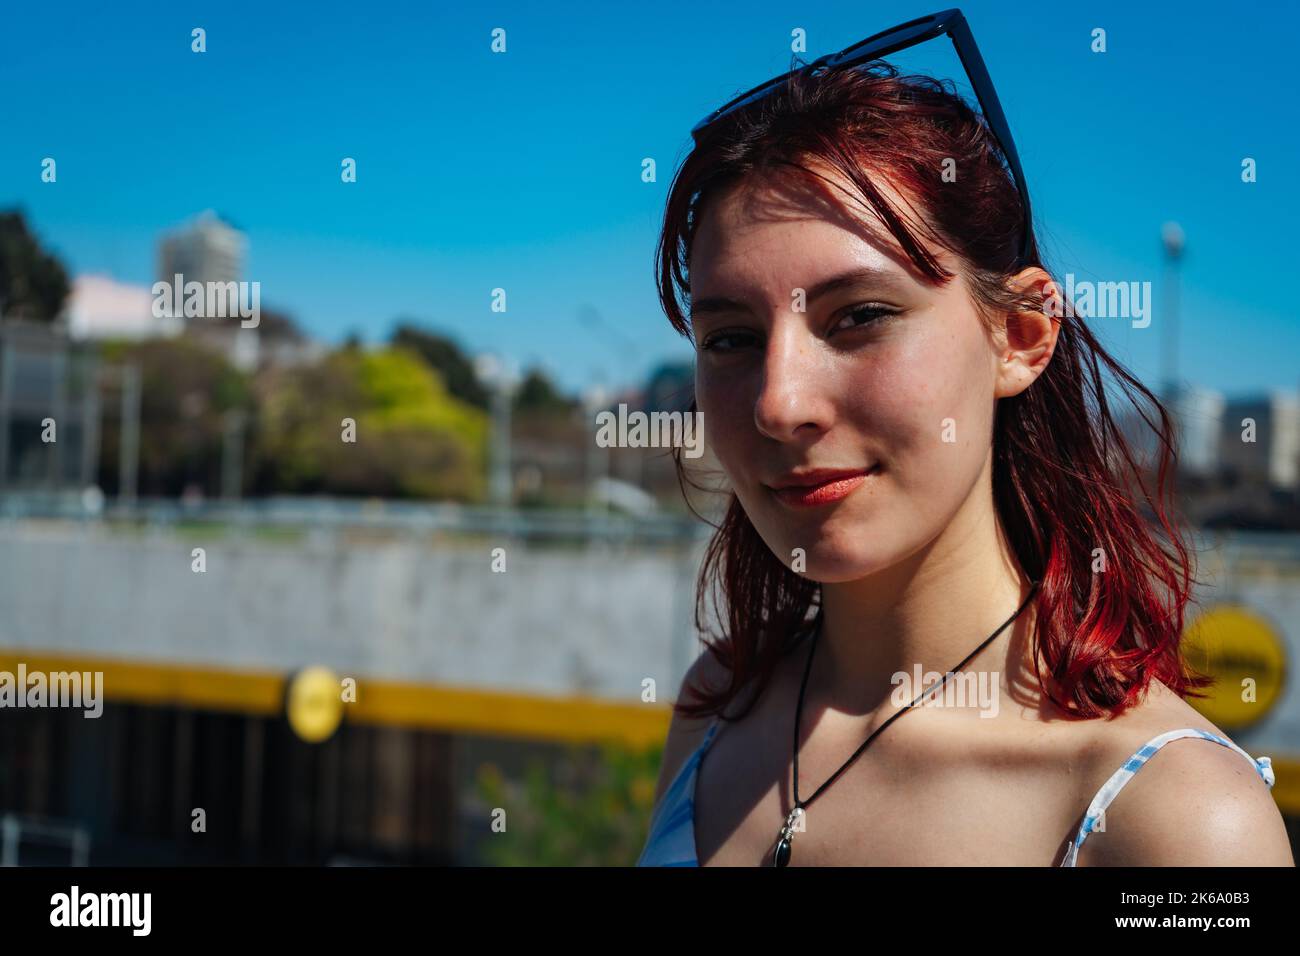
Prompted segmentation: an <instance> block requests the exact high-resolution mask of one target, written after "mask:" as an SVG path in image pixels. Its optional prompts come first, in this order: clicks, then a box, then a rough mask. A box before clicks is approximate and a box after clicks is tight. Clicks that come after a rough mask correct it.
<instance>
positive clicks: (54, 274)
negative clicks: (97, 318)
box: [0, 211, 69, 322]
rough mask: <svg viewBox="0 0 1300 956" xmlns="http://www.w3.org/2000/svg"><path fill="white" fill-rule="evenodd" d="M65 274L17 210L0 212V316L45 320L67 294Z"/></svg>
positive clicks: (55, 314) (52, 313) (54, 315)
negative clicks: (42, 246)
mask: <svg viewBox="0 0 1300 956" xmlns="http://www.w3.org/2000/svg"><path fill="white" fill-rule="evenodd" d="M68 290H69V284H68V274H67V272H66V271H65V270H64V268H63V265H62V264H61V263H60V262H59V260H58V259H56V258H55V257H54V256H53V255H51V254H50V253H48V252H46V251H45V250H44V249H42V248H41V244H40V242H39V241H38V240H37V239H36V237H35V236H34V235H32V233H31V232H30V231H29V230H28V228H27V220H26V219H25V218H24V217H23V214H22V213H21V212H18V211H13V212H0V317H3V318H10V319H14V318H20V319H34V320H38V321H43V322H48V321H50V320H52V319H53V318H55V317H56V316H57V315H58V314H59V312H60V310H62V308H63V302H64V300H65V299H67V297H68Z"/></svg>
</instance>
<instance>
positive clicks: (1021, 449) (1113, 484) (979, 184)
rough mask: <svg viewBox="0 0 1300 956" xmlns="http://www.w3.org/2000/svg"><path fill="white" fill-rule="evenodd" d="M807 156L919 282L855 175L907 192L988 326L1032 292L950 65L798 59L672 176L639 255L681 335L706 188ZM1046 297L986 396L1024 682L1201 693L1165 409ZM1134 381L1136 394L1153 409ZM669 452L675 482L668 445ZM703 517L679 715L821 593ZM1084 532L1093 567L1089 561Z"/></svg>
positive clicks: (1098, 693)
mask: <svg viewBox="0 0 1300 956" xmlns="http://www.w3.org/2000/svg"><path fill="white" fill-rule="evenodd" d="M948 159H951V160H954V161H955V163H956V169H957V170H959V171H960V175H959V177H958V181H957V182H944V181H943V177H942V176H941V175H940V173H941V171H942V170H943V169H944V168H945V160H948ZM808 160H816V161H818V162H820V163H821V164H824V165H826V166H829V167H830V168H831V169H833V170H835V171H837V172H838V173H840V174H841V175H842V176H843V177H844V178H845V179H846V180H847V181H848V182H849V183H851V184H852V185H853V186H854V187H855V189H856V190H857V193H858V194H859V195H860V197H861V198H862V199H865V200H866V203H867V206H866V208H867V210H868V211H869V212H870V213H872V214H873V215H874V216H875V217H876V218H877V219H878V220H879V222H880V223H881V224H882V225H883V226H884V227H885V228H887V229H888V230H889V232H890V233H891V234H892V235H893V236H894V238H895V239H896V240H897V241H898V243H899V245H900V246H901V247H902V249H903V251H904V252H905V253H906V254H907V255H908V257H909V258H910V259H911V260H912V261H913V262H914V263H915V264H916V267H917V269H918V270H919V271H920V272H921V273H922V275H923V276H924V277H925V278H926V280H927V281H929V282H932V283H933V284H936V285H938V284H941V283H943V282H946V281H948V280H949V279H951V278H952V275H953V274H952V273H949V272H947V271H945V270H944V269H943V268H941V267H940V265H939V262H938V261H937V260H936V258H935V257H934V256H933V255H932V254H931V253H930V252H929V251H928V250H927V249H926V248H925V247H924V246H923V245H922V243H921V242H920V241H919V240H918V239H917V236H916V234H915V233H914V232H913V231H911V229H909V226H908V224H907V222H906V221H905V217H904V215H903V213H902V211H900V210H899V209H896V208H894V207H893V206H892V205H891V204H890V203H889V201H888V200H887V199H886V198H885V196H884V195H883V194H882V193H881V191H880V189H879V187H878V185H877V184H876V181H875V180H873V178H872V177H873V176H878V177H881V178H884V177H887V178H888V180H889V181H890V183H891V184H892V185H893V186H894V187H895V188H896V189H897V190H898V192H899V193H900V194H902V195H903V196H904V197H905V198H906V200H907V201H908V202H910V203H912V204H913V206H912V207H911V210H912V213H913V215H915V214H916V211H917V210H919V211H920V213H921V219H922V220H923V221H921V222H919V223H918V224H917V225H919V227H920V228H921V229H922V230H923V231H924V233H925V235H926V237H927V239H929V240H930V241H932V242H935V243H937V244H938V245H940V246H942V247H943V248H945V249H947V250H949V251H950V252H951V253H953V254H954V255H955V256H956V257H957V259H958V261H959V262H960V263H961V268H962V271H963V275H965V276H966V278H967V280H968V284H969V286H970V288H971V290H972V297H973V299H974V301H975V304H976V306H977V310H978V311H979V313H980V315H981V318H982V319H983V320H984V321H985V322H986V324H988V325H989V326H990V327H992V325H993V323H994V322H995V319H996V317H997V316H999V315H1002V316H1005V315H1007V314H1008V313H1012V312H1017V311H1038V310H1042V309H1043V308H1044V300H1043V298H1042V292H1041V287H1040V288H1039V290H1037V291H1034V292H1027V293H1024V294H1018V293H1016V292H1015V291H1014V290H1013V289H1011V287H1009V285H1008V282H1007V280H1008V279H1010V278H1011V277H1012V276H1014V275H1016V274H1017V273H1018V272H1019V271H1020V269H1021V268H1026V267H1029V266H1038V267H1040V268H1044V267H1043V265H1042V260H1041V254H1040V252H1039V249H1038V243H1037V240H1036V239H1035V238H1032V237H1031V242H1030V246H1029V257H1028V261H1027V262H1021V261H1019V259H1018V253H1019V252H1020V249H1019V245H1020V235H1021V229H1022V218H1023V212H1022V206H1021V202H1020V194H1019V192H1018V191H1017V189H1016V187H1015V183H1014V181H1013V180H1012V177H1011V176H1010V174H1009V172H1008V170H1007V167H1006V164H1005V158H1004V156H1003V154H1002V152H1001V150H1000V148H999V146H998V144H997V140H996V138H995V137H994V136H993V135H992V134H991V132H990V131H989V129H988V127H987V126H986V125H985V123H984V121H983V119H982V117H980V116H979V114H978V113H976V112H975V111H974V110H973V109H972V108H971V107H970V106H968V105H967V104H966V102H965V101H964V100H963V99H962V98H961V97H960V96H959V95H957V93H956V92H955V89H954V88H953V87H952V84H951V82H950V81H940V80H936V79H933V78H931V77H925V76H900V75H899V72H898V71H897V70H896V69H895V68H894V67H892V66H890V65H889V64H887V63H884V62H881V61H877V62H876V63H873V64H872V65H871V66H870V67H869V68H858V69H853V70H839V71H830V72H823V73H821V74H820V75H815V76H809V75H808V74H807V73H800V74H797V75H796V77H795V78H794V79H793V80H792V81H791V82H790V83H789V84H788V86H787V87H786V88H784V89H783V90H781V91H779V92H778V93H775V94H773V95H771V96H768V97H767V98H765V99H764V100H761V101H759V102H757V103H754V104H751V105H749V106H747V107H744V108H742V109H741V110H738V111H737V112H735V113H732V114H730V115H728V116H726V117H724V118H723V119H722V120H719V121H717V122H715V123H714V124H713V125H712V126H710V127H707V128H706V129H705V131H703V133H702V134H701V138H700V140H699V141H698V142H697V144H696V146H695V148H694V149H693V150H692V152H691V153H690V154H689V155H688V156H687V157H686V159H685V160H684V161H683V163H682V165H681V167H680V168H679V169H678V171H677V173H676V175H675V176H674V178H673V182H672V186H671V189H670V192H669V195H668V200H667V205H666V209H665V212H664V222H663V231H662V233H661V236H660V240H659V247H658V249H657V251H656V256H655V271H656V274H657V282H658V286H659V298H660V303H661V304H662V306H663V308H664V311H665V312H666V313H667V315H668V319H669V321H670V322H671V323H672V324H673V326H674V328H676V329H677V331H678V332H679V333H681V334H682V335H684V336H686V337H687V338H688V339H692V341H693V335H692V330H691V328H690V324H689V320H688V318H687V316H688V315H689V298H690V293H689V288H690V280H689V271H688V270H689V262H690V256H691V247H692V242H693V239H694V236H695V232H696V229H697V228H698V226H699V223H700V221H701V215H702V213H703V211H704V209H705V207H706V205H707V203H708V202H709V201H710V199H712V198H713V197H716V196H718V195H720V194H721V193H723V192H724V191H726V190H727V189H728V188H730V187H731V186H734V185H736V184H738V183H739V182H740V181H741V180H742V179H744V178H745V177H747V176H749V175H750V174H752V173H755V172H760V171H776V170H792V171H796V172H797V173H798V174H799V175H802V176H806V177H808V178H809V179H810V180H812V181H816V180H821V181H823V182H827V183H829V182H830V180H828V179H826V177H825V176H823V175H822V174H820V173H818V172H816V171H814V170H813V169H811V168H809V165H808V163H807V161H808ZM1045 271H1048V270H1045ZM1049 274H1050V271H1049ZM1060 305H1061V307H1062V308H1061V309H1058V310H1057V311H1056V312H1052V313H1050V314H1053V315H1055V314H1059V312H1061V311H1064V313H1065V314H1064V315H1062V316H1061V318H1060V320H1059V321H1060V329H1059V332H1058V337H1057V340H1056V347H1055V351H1054V354H1053V355H1052V358H1051V361H1050V362H1049V363H1048V365H1047V367H1046V368H1045V369H1044V371H1043V372H1042V374H1041V375H1039V377H1038V378H1037V379H1036V380H1035V381H1034V383H1033V384H1032V385H1030V386H1029V388H1027V389H1025V390H1024V391H1022V392H1021V393H1020V394H1018V395H1014V396H1010V397H1007V398H1002V399H1000V400H999V401H998V406H997V410H996V414H995V419H994V429H993V494H994V505H995V508H996V510H997V513H998V517H999V520H1000V521H1001V523H1002V525H1003V527H1004V528H1005V530H1006V532H1007V535H1008V538H1009V540H1010V543H1011V546H1012V547H1013V549H1014V551H1015V554H1016V557H1017V559H1018V560H1019V562H1020V565H1021V567H1022V568H1023V569H1024V571H1025V573H1026V574H1028V575H1029V577H1030V578H1031V579H1032V580H1034V581H1037V582H1039V588H1038V591H1037V593H1036V594H1035V595H1034V599H1033V600H1034V606H1035V609H1036V614H1037V619H1036V626H1035V633H1034V636H1033V643H1034V649H1035V652H1036V653H1035V655H1034V660H1035V667H1036V670H1037V676H1038V680H1039V683H1040V685H1041V686H1042V688H1043V691H1044V693H1045V694H1046V695H1047V696H1048V697H1049V698H1050V699H1051V700H1052V701H1053V702H1054V703H1055V704H1056V705H1057V706H1058V707H1060V708H1062V709H1063V710H1066V711H1067V712H1070V713H1073V714H1075V715H1077V716H1079V717H1083V718H1093V717H1099V716H1104V715H1107V714H1110V715H1118V714H1120V713H1122V712H1123V711H1124V710H1125V709H1127V708H1128V707H1129V706H1130V705H1132V704H1133V703H1134V702H1135V701H1137V700H1138V699H1139V698H1140V696H1141V695H1142V694H1143V692H1144V691H1145V689H1146V687H1147V685H1148V683H1149V682H1150V681H1151V680H1152V679H1155V678H1158V679H1159V680H1160V681H1162V682H1163V683H1164V684H1166V685H1167V686H1168V687H1169V688H1170V689H1171V690H1173V691H1174V692H1176V693H1178V694H1179V695H1180V696H1183V697H1187V696H1199V694H1198V689H1199V688H1201V687H1203V686H1205V685H1207V684H1209V683H1211V681H1210V679H1209V678H1207V677H1205V676H1203V675H1199V674H1196V673H1195V672H1193V671H1192V670H1191V669H1190V668H1188V667H1187V665H1186V663H1185V662H1184V660H1183V659H1182V656H1181V654H1180V651H1179V642H1180V639H1181V635H1182V631H1183V613H1184V607H1185V605H1186V604H1187V602H1188V600H1189V597H1190V594H1191V589H1192V585H1193V583H1196V582H1194V580H1193V578H1192V570H1191V560H1190V557H1189V550H1188V547H1187V545H1186V544H1185V543H1184V541H1183V539H1182V537H1181V535H1180V531H1179V529H1178V527H1177V526H1176V523H1175V522H1173V521H1171V520H1170V517H1169V513H1170V511H1171V510H1172V508H1171V506H1168V505H1167V504H1166V499H1167V498H1170V497H1171V496H1172V489H1171V487H1170V469H1171V465H1172V463H1173V461H1174V460H1175V459H1176V455H1175V452H1174V448H1173V441H1172V437H1173V428H1172V425H1171V422H1170V418H1169V416H1168V414H1167V413H1166V411H1165V409H1164V407H1163V406H1162V405H1161V403H1160V402H1159V401H1158V400H1157V399H1156V397H1155V396H1154V395H1153V394H1152V393H1151V392H1150V391H1148V390H1147V389H1146V388H1145V387H1143V385H1142V384H1141V383H1140V382H1138V381H1137V380H1136V379H1135V378H1134V377H1133V375H1132V374H1131V373H1129V372H1128V371H1127V370H1126V369H1125V368H1124V367H1123V366H1122V365H1121V364H1120V363H1119V362H1117V361H1116V360H1115V359H1113V358H1112V357H1111V356H1110V355H1109V354H1107V352H1106V351H1105V349H1103V348H1102V346H1101V345H1100V343H1099V342H1098V341H1097V339H1096V338H1095V337H1094V336H1093V334H1092V332H1091V331H1090V330H1089V329H1088V326H1087V324H1086V323H1085V322H1084V321H1083V320H1082V318H1081V317H1080V316H1078V315H1077V314H1076V312H1075V310H1074V308H1073V304H1072V303H1070V302H1068V301H1065V302H1061V303H1060ZM1103 365H1104V366H1105V367H1106V368H1108V369H1109V370H1110V372H1111V373H1112V374H1113V375H1114V376H1115V378H1116V379H1117V380H1118V382H1119V385H1120V388H1121V392H1122V394H1123V396H1124V397H1126V398H1127V399H1128V401H1129V402H1130V403H1132V405H1133V406H1134V408H1136V409H1137V410H1138V413H1139V414H1140V416H1141V418H1142V420H1143V421H1144V422H1146V424H1147V425H1148V426H1149V427H1150V428H1151V429H1152V430H1153V431H1154V432H1155V433H1156V435H1157V437H1158V443H1157V449H1156V456H1157V459H1158V463H1157V468H1156V481H1155V487H1154V489H1153V490H1151V489H1148V488H1147V485H1146V482H1145V481H1144V478H1143V468H1142V466H1141V465H1139V464H1138V463H1137V462H1136V461H1135V459H1134V456H1133V452H1132V449H1131V447H1130V445H1129V444H1128V443H1127V442H1126V440H1125V438H1124V436H1123V435H1122V434H1121V431H1120V429H1119V427H1118V426H1117V424H1116V421H1115V419H1114V417H1113V416H1112V414H1111V410H1110V405H1109V403H1108V401H1107V395H1106V386H1105V383H1104V381H1103V378H1102V366H1103ZM1137 396H1141V397H1142V398H1144V399H1145V400H1146V402H1147V403H1148V405H1149V406H1150V407H1151V408H1153V409H1154V411H1155V413H1156V414H1157V415H1158V417H1159V424H1158V425H1156V424H1154V423H1153V422H1152V419H1151V417H1149V416H1148V415H1147V413H1146V412H1145V411H1144V410H1143V409H1142V405H1141V404H1140V402H1139V401H1138V399H1137ZM695 410H696V406H695V403H694V402H692V404H691V408H690V411H691V412H694V411H695ZM674 459H675V461H676V464H677V470H678V477H679V481H681V480H682V479H683V476H684V472H683V469H682V462H681V455H680V449H675V450H674ZM691 484H692V485H694V487H697V488H698V487H701V486H700V485H696V484H695V483H694V482H691ZM683 492H684V493H685V486H684V485H683ZM688 503H689V499H688ZM715 527H716V531H715V533H714V535H713V538H712V540H711V541H710V543H709V546H708V549H707V551H706V553H705V559H704V562H703V565H702V567H701V569H700V576H699V588H698V593H697V603H696V608H695V621H696V626H697V628H698V629H699V630H700V631H701V632H703V633H707V632H708V631H707V627H706V625H705V622H704V620H705V617H706V610H707V604H708V601H709V598H710V596H711V595H712V596H715V597H716V598H717V599H719V601H718V603H719V605H720V607H719V610H720V612H721V615H722V618H723V620H724V621H725V623H726V625H727V633H726V635H725V636H723V637H721V638H719V639H718V640H717V641H716V642H713V643H707V642H706V652H707V653H711V654H713V655H714V657H715V658H716V659H717V660H718V662H719V663H720V664H721V665H722V666H723V667H724V668H725V669H726V671H727V672H728V673H729V675H730V683H729V685H728V686H725V687H721V688H707V687H698V688H697V687H694V686H692V687H689V688H687V690H689V691H690V692H691V693H693V694H694V695H695V697H696V701H695V702H693V703H691V702H683V701H680V700H679V701H678V702H677V703H676V704H675V705H674V708H675V710H676V711H677V712H679V713H681V714H683V715H686V716H690V717H700V716H705V715H710V714H721V713H722V712H723V710H724V709H725V708H726V706H727V705H728V704H729V703H730V702H731V701H732V699H733V698H735V697H737V696H738V695H739V693H740V692H741V690H742V689H743V688H744V687H746V685H747V684H748V683H749V682H750V680H751V679H756V680H757V685H758V689H759V690H760V691H761V689H762V687H763V686H765V685H766V683H767V682H768V680H770V678H771V675H772V672H773V670H774V668H775V667H776V664H777V662H778V661H779V660H780V658H781V657H783V656H784V655H785V653H786V652H787V651H789V650H790V649H791V648H792V647H793V646H794V645H795V644H796V643H798V642H799V641H800V640H802V639H803V638H804V637H805V636H806V635H807V633H808V630H809V629H808V627H807V625H808V623H809V619H810V613H811V612H812V611H813V609H814V608H815V607H816V606H817V605H819V604H820V585H819V584H818V583H817V582H815V581H811V580H808V579H806V578H804V577H801V576H800V575H798V574H796V573H794V572H793V571H791V570H790V569H789V568H787V567H786V565H785V564H784V563H782V561H780V560H779V559H778V558H777V557H776V555H774V554H773V553H772V552H771V550H770V549H769V548H768V547H767V545H766V544H765V542H764V541H763V540H762V538H761V537H760V536H759V535H758V532H757V531H756V530H755V529H754V526H753V524H752V523H751V522H750V520H749V517H748V516H747V515H746V514H745V512H744V509H743V508H742V507H741V506H740V502H739V501H738V499H737V498H736V496H735V494H734V493H732V494H731V496H730V500H729V503H728V507H727V510H726V514H725V516H724V517H723V519H722V521H721V523H720V524H719V525H717V526H715ZM1098 548H1100V549H1102V554H1103V555H1104V560H1105V570H1104V572H1094V571H1093V564H1094V554H1095V551H1094V549H1098ZM1040 659H1041V661H1042V663H1043V665H1044V668H1038V666H1037V662H1038V661H1039V660H1040ZM1044 669H1045V672H1044ZM683 696H685V695H683ZM757 697H758V695H757V694H755V695H753V698H752V699H751V701H750V704H749V706H750V707H752V706H753V701H754V700H756V699H757ZM748 709H749V708H748V707H746V708H745V710H744V711H743V712H742V713H746V712H748Z"/></svg>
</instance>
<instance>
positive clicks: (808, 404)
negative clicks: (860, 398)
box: [754, 328, 831, 441]
mask: <svg viewBox="0 0 1300 956" xmlns="http://www.w3.org/2000/svg"><path fill="white" fill-rule="evenodd" d="M826 379H827V370H826V369H825V368H824V367H823V360H822V356H821V355H820V354H819V350H818V349H817V347H816V342H815V340H814V339H813V337H812V336H811V335H810V334H809V333H808V331H807V329H804V330H802V331H800V330H797V329H789V328H787V329H784V330H781V331H776V330H774V331H773V333H772V335H771V336H770V337H769V339H768V342H767V350H766V352H765V354H764V356H763V371H762V381H761V382H760V383H759V388H758V395H757V396H756V397H755V399H754V424H755V425H756V426H757V427H758V430H759V431H760V432H761V433H763V434H764V435H766V436H767V437H769V438H773V439H775V440H777V441H790V440H792V439H794V438H795V437H796V433H799V432H800V430H801V429H802V430H804V431H808V430H809V429H815V430H817V431H823V430H825V429H826V428H827V427H828V426H829V424H830V417H831V405H830V403H829V401H828V400H827V396H826V391H825V390H826V388H827V385H828V383H827V380H826Z"/></svg>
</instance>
